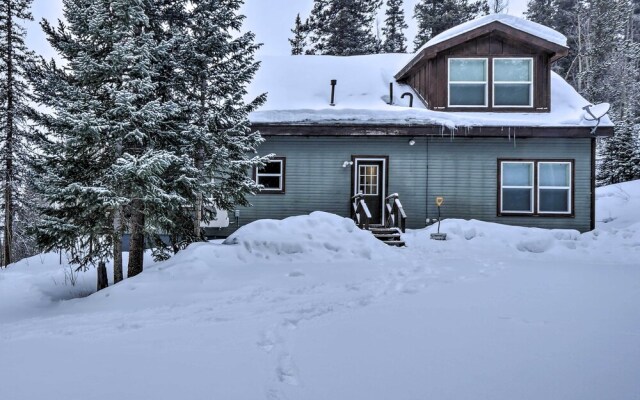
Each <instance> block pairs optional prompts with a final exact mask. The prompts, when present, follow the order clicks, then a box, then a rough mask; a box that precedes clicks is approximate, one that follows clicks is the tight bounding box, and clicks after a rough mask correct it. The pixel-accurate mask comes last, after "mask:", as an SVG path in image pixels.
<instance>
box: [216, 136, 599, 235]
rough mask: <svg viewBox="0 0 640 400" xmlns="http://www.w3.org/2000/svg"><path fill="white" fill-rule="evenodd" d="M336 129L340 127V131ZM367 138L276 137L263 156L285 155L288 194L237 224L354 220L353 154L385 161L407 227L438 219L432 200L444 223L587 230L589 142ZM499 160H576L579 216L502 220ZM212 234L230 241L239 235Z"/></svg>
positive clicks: (268, 200) (269, 199) (262, 199)
mask: <svg viewBox="0 0 640 400" xmlns="http://www.w3.org/2000/svg"><path fill="white" fill-rule="evenodd" d="M338 129H339V128H338ZM409 139H411V138H410V137H402V136H396V137H371V136H369V137H367V136H358V137H353V136H329V137H327V136H325V137H320V136H312V137H308V136H272V137H267V138H266V142H265V143H264V144H263V145H262V146H261V147H260V149H259V150H260V153H261V154H270V153H274V154H276V155H277V156H281V157H286V159H287V161H286V188H285V194H259V195H256V196H254V197H252V198H250V201H251V203H252V205H253V207H249V208H241V209H240V217H239V225H240V226H242V225H246V224H247V223H249V222H252V221H254V220H256V219H261V218H273V219H281V218H286V217H288V216H292V215H301V214H308V213H310V212H312V211H326V212H330V213H335V214H338V215H342V216H345V217H349V216H350V198H351V187H352V186H351V185H352V174H353V171H352V169H351V167H346V168H343V166H342V165H343V163H344V162H345V161H350V160H351V159H352V156H353V155H361V156H365V155H366V156H388V157H389V176H388V183H389V184H388V189H387V192H388V193H387V194H390V193H398V194H399V195H400V199H401V201H402V204H403V206H404V208H405V211H406V213H407V216H408V220H407V227H408V228H422V227H424V226H425V225H426V219H427V218H435V217H436V216H437V208H436V206H435V197H436V196H444V197H445V205H444V207H443V209H442V211H443V217H444V218H464V219H479V220H484V221H491V222H499V223H504V224H512V225H523V226H536V227H543V228H572V229H578V230H581V231H587V230H589V229H590V213H591V139H589V138H581V139H565V138H553V139H552V138H522V139H520V138H518V139H516V140H514V139H513V138H512V139H511V140H510V139H509V138H507V137H504V138H465V137H449V136H446V137H440V136H437V137H415V138H414V140H415V141H416V144H415V145H414V146H409V143H408V142H409ZM499 158H536V159H559V158H562V159H575V182H574V185H575V193H574V196H575V217H570V218H567V217H555V218H554V217H505V216H497V191H498V186H497V185H498V183H497V168H498V167H497V160H498V159H499ZM231 220H232V225H231V226H230V227H229V228H227V229H223V230H209V231H208V234H209V235H211V236H227V235H229V234H230V233H231V232H232V231H234V230H235V229H237V227H236V225H235V223H234V222H235V221H234V218H233V217H231Z"/></svg>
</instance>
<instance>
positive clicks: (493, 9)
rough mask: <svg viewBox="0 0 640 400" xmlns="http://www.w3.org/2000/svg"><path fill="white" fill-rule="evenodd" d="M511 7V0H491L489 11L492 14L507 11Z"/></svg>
mask: <svg viewBox="0 0 640 400" xmlns="http://www.w3.org/2000/svg"><path fill="white" fill-rule="evenodd" d="M508 9H509V0H491V3H490V4H489V12H490V13H491V14H500V13H506V12H507V10H508Z"/></svg>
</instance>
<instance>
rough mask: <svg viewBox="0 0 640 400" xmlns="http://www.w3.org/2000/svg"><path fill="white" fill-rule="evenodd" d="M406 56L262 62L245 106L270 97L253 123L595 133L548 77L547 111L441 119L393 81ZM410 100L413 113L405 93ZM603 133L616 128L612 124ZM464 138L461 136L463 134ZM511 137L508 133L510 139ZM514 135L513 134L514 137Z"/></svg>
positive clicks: (574, 96) (567, 90) (573, 99)
mask: <svg viewBox="0 0 640 400" xmlns="http://www.w3.org/2000/svg"><path fill="white" fill-rule="evenodd" d="M411 57H412V55H407V54H376V55H367V56H353V57H335V56H280V57H278V56H273V57H264V58H262V59H261V67H260V69H259V70H258V72H257V74H256V77H255V78H254V80H253V82H252V83H251V85H250V86H249V89H248V90H249V93H248V95H247V96H246V99H247V100H252V99H253V98H255V97H256V96H258V95H260V94H262V93H267V101H266V103H265V104H264V105H263V106H262V107H260V108H259V109H258V110H257V111H255V112H253V113H251V114H250V116H249V119H250V120H251V122H252V123H255V124H261V123H262V124H365V125H366V124H391V125H393V124H399V125H440V126H444V127H448V128H452V129H455V128H464V127H471V126H491V127H505V136H507V135H508V132H507V130H508V128H509V127H511V128H513V127H519V126H522V127H531V126H533V127H556V126H557V127H572V126H578V127H579V126H586V127H590V126H594V125H595V122H593V121H587V120H586V119H585V118H584V116H585V112H584V110H582V107H584V106H586V105H588V104H590V103H589V102H588V101H587V100H585V99H584V98H583V97H582V96H580V95H579V94H578V93H577V92H576V91H575V89H573V88H572V87H571V85H569V84H568V83H567V82H565V81H564V79H562V78H561V77H560V76H559V75H557V74H555V73H552V75H551V112H550V113H545V114H544V115H543V116H542V115H541V114H540V113H495V112H490V113H489V112H488V113H485V112H442V111H431V110H428V109H426V108H425V107H424V105H423V104H422V102H421V101H420V99H419V97H418V95H417V94H416V93H415V92H414V91H413V90H412V89H411V88H410V87H409V86H408V85H402V84H398V83H397V82H395V79H394V75H395V74H396V73H397V72H398V71H399V70H400V69H401V68H402V67H403V66H404V65H405V64H406V63H407V62H408V61H409V60H410V58H411ZM332 79H336V80H337V81H338V83H337V85H336V94H335V106H333V107H332V106H330V105H329V103H330V98H331V85H330V81H331V80H332ZM390 82H393V83H394V104H393V105H389V104H388V103H389V83H390ZM405 92H408V93H411V94H413V96H414V102H413V108H409V98H408V97H405V98H404V99H401V98H400V96H402V94H403V93H405ZM600 125H601V126H613V125H612V123H611V121H610V120H609V117H607V116H605V117H604V118H602V120H601V124H600ZM460 130H461V132H460V134H463V133H464V131H463V129H460ZM511 133H513V132H511ZM516 135H517V131H516Z"/></svg>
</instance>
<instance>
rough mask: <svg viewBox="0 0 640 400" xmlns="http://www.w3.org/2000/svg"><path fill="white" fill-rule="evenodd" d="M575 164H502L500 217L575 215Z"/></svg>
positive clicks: (537, 161) (553, 162) (557, 162)
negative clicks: (514, 215) (515, 215)
mask: <svg viewBox="0 0 640 400" xmlns="http://www.w3.org/2000/svg"><path fill="white" fill-rule="evenodd" d="M573 163H574V162H573V161H565V160H561V161H555V160H554V161H550V160H523V161H522V160H514V161H505V160H499V171H500V179H499V182H498V184H499V214H500V215H513V214H518V215H522V214H527V215H558V216H560V215H565V216H571V215H573V206H572V203H573V198H572V196H573V178H572V176H573V175H572V174H573ZM534 177H535V178H534Z"/></svg>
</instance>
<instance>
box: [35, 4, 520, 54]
mask: <svg viewBox="0 0 640 400" xmlns="http://www.w3.org/2000/svg"><path fill="white" fill-rule="evenodd" d="M417 2H418V0H405V1H404V3H405V15H406V16H407V22H408V23H409V30H408V31H407V37H408V38H409V41H410V42H412V41H413V37H414V36H415V31H416V27H415V23H413V18H412V17H413V7H414V6H415V4H416V3H417ZM312 4H313V1H312V0H246V1H245V5H244V7H243V10H242V12H243V13H244V14H245V15H246V16H247V20H246V24H245V28H246V29H248V30H251V31H253V32H254V33H255V34H256V36H257V38H258V41H259V42H261V43H263V44H264V46H263V47H262V49H261V50H260V54H263V55H284V54H289V50H290V48H289V42H288V41H287V38H289V37H290V36H291V32H290V29H291V27H292V26H293V22H294V20H295V17H296V14H297V13H300V14H301V15H302V17H303V18H304V17H306V16H307V15H308V14H309V11H310V10H311V6H312ZM526 4H527V0H511V1H510V6H509V14H513V15H518V16H521V15H522V12H523V11H524V10H525V9H526ZM33 16H34V18H35V20H36V21H35V22H34V23H33V24H30V25H29V26H28V27H27V29H28V37H27V41H28V43H29V46H30V47H31V49H33V50H35V51H36V52H37V53H38V54H41V55H43V56H45V57H47V58H50V57H53V56H54V55H55V53H54V51H53V50H52V49H51V48H50V47H49V45H48V43H47V41H46V40H45V37H44V34H43V33H42V30H41V29H40V26H39V24H38V22H39V21H40V20H42V18H46V19H48V20H50V21H52V22H53V21H55V20H57V19H58V18H62V0H34V2H33ZM409 47H410V48H412V47H413V46H409Z"/></svg>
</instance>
